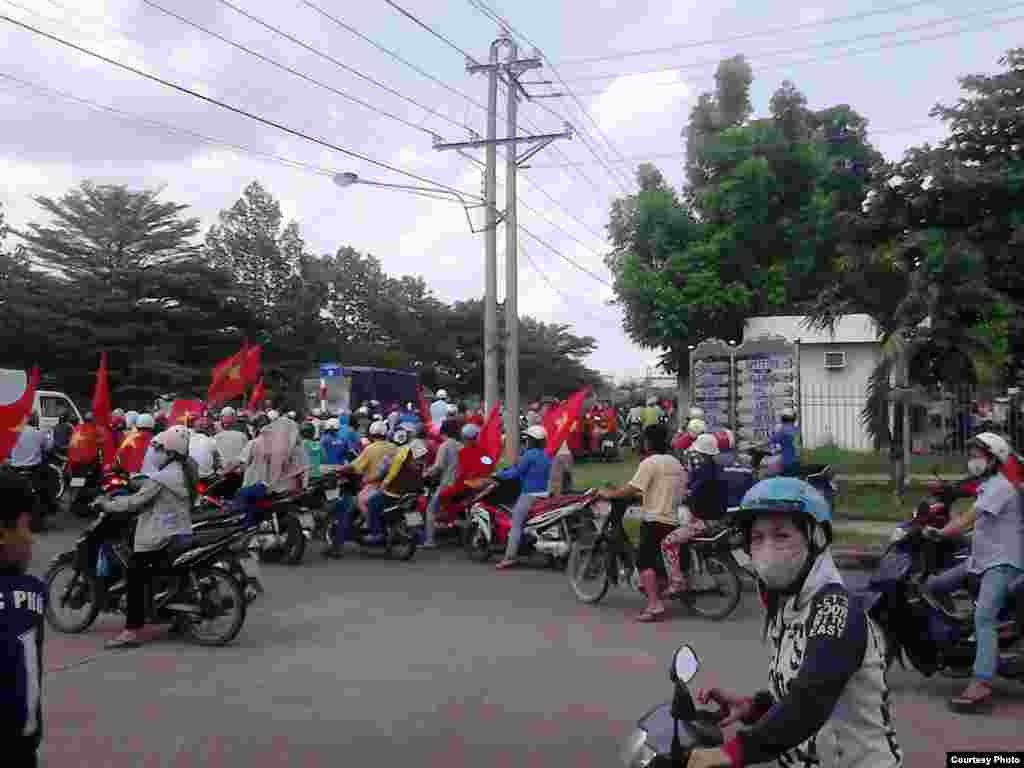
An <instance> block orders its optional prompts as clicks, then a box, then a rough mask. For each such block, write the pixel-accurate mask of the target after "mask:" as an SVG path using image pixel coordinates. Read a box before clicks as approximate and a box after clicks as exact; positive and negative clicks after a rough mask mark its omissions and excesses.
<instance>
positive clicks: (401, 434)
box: [391, 429, 409, 445]
mask: <svg viewBox="0 0 1024 768" xmlns="http://www.w3.org/2000/svg"><path fill="white" fill-rule="evenodd" d="M391 442H392V443H394V444H395V445H405V444H406V443H407V442H409V433H408V432H406V431H405V430H404V429H396V430H395V431H394V433H393V434H392V435H391Z"/></svg>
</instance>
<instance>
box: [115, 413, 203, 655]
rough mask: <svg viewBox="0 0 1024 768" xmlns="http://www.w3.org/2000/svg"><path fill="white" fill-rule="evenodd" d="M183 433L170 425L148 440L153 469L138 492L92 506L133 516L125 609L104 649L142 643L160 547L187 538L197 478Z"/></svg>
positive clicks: (179, 428) (186, 432)
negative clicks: (122, 621)
mask: <svg viewBox="0 0 1024 768" xmlns="http://www.w3.org/2000/svg"><path fill="white" fill-rule="evenodd" d="M188 446H189V430H188V428H187V427H183V426H175V427H171V428H170V429H168V430H167V431H166V432H161V433H160V434H159V435H157V436H156V437H154V438H153V441H152V443H150V448H151V449H152V450H153V451H154V452H155V454H156V457H157V462H158V464H159V470H158V471H157V472H156V473H155V474H153V475H152V476H150V477H147V478H144V479H143V481H142V484H141V486H140V488H139V490H138V491H137V492H135V493H133V494H131V495H129V496H120V497H118V498H115V499H104V500H101V501H99V502H98V503H97V505H98V506H99V508H100V509H101V510H102V511H103V512H107V513H109V514H115V515H117V514H121V515H125V514H133V515H137V518H136V521H135V552H134V554H133V555H132V560H131V563H130V564H129V566H128V574H127V578H128V588H127V593H128V609H127V620H126V621H125V628H124V631H123V632H122V633H121V634H120V635H118V636H117V637H116V638H114V639H113V640H111V641H110V642H109V643H108V644H107V647H108V648H135V647H138V646H139V645H140V644H141V642H142V640H141V637H140V633H139V630H141V629H142V627H143V625H144V624H145V621H146V584H147V583H148V581H149V578H150V572H151V571H152V569H153V567H154V566H156V565H157V564H159V563H160V562H161V561H162V560H163V559H164V557H165V554H164V551H163V550H164V548H165V547H167V546H168V545H169V544H171V543H172V541H174V540H175V539H179V540H180V539H181V538H185V537H189V536H191V534H192V516H191V510H192V506H193V504H194V503H195V500H196V483H197V482H198V479H199V478H198V476H197V472H196V467H195V464H194V462H192V461H191V460H190V459H189V451H188Z"/></svg>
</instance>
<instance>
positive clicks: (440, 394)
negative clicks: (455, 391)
mask: <svg viewBox="0 0 1024 768" xmlns="http://www.w3.org/2000/svg"><path fill="white" fill-rule="evenodd" d="M437 399H438V400H447V399H448V390H447V389H439V390H437Z"/></svg>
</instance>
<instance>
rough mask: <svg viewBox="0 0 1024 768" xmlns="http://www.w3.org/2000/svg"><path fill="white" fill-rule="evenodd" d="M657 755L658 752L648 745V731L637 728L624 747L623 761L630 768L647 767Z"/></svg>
mask: <svg viewBox="0 0 1024 768" xmlns="http://www.w3.org/2000/svg"><path fill="white" fill-rule="evenodd" d="M657 756H658V753H657V752H655V751H654V750H653V749H651V748H650V747H649V746H648V745H647V731H645V730H644V729H643V728H637V729H636V730H635V731H633V733H632V735H630V737H629V739H628V741H626V744H625V746H624V747H623V750H622V763H623V765H626V766H628V768H647V766H649V765H650V764H651V762H652V761H653V760H654V758H655V757H657Z"/></svg>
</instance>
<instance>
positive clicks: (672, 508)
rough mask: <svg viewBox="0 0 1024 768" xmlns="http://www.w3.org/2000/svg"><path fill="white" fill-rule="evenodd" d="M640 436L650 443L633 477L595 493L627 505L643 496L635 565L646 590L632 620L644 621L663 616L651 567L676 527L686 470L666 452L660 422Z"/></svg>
mask: <svg viewBox="0 0 1024 768" xmlns="http://www.w3.org/2000/svg"><path fill="white" fill-rule="evenodd" d="M644 440H645V442H646V443H647V444H648V445H649V446H650V447H651V455H650V456H648V457H647V458H645V459H644V460H643V461H641V462H640V466H639V467H637V470H636V474H635V475H633V479H632V480H630V481H629V482H628V483H627V484H626V485H624V486H622V487H621V488H616V489H611V490H609V489H604V490H601V491H599V492H598V496H599V497H600V498H602V499H609V500H611V501H612V503H613V504H614V505H628V504H629V503H630V501H632V500H633V499H635V498H636V497H638V496H640V497H642V498H643V507H644V522H643V525H642V527H641V533H640V535H641V541H640V547H639V549H638V551H637V558H636V561H637V562H636V565H637V568H638V569H639V571H640V583H641V585H642V587H643V590H644V592H645V593H646V594H647V607H646V608H645V609H644V610H643V612H642V613H640V614H639V615H638V616H637V617H636V620H637V621H639V622H644V623H647V622H653V621H661V620H662V619H663V618H664V617H665V604H664V603H663V602H662V600H661V595H660V594H659V593H658V574H657V571H655V567H656V565H657V559H658V558H659V557H661V549H660V547H661V542H662V541H663V540H664V538H665V537H666V536H668V535H669V534H670V533H672V531H674V530H675V529H676V524H677V522H678V517H677V514H678V513H677V510H678V509H679V505H680V504H681V503H682V499H683V494H684V492H685V489H686V470H685V469H684V468H683V465H682V464H680V463H679V460H678V459H676V457H675V456H673V455H671V454H670V453H669V444H668V430H667V429H666V428H665V425H664V424H655V425H653V426H650V427H648V428H647V429H646V430H644Z"/></svg>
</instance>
